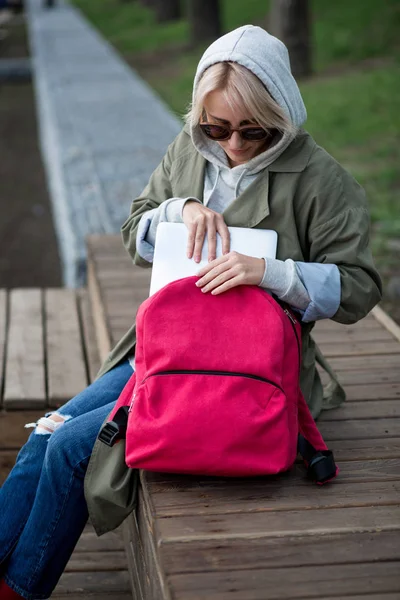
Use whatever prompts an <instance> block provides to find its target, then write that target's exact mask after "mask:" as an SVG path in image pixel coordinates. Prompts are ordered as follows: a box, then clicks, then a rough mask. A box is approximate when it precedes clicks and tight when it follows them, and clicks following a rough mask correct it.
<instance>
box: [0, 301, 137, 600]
mask: <svg viewBox="0 0 400 600" xmlns="http://www.w3.org/2000/svg"><path fill="white" fill-rule="evenodd" d="M99 365H100V360H99V354H98V351H97V344H96V341H95V336H94V327H93V322H92V318H91V312H90V304H89V301H88V295H87V292H86V291H84V290H68V289H45V290H40V289H15V290H0V485H1V484H2V483H3V481H4V479H5V477H6V475H7V473H8V472H9V470H10V468H11V467H12V465H13V464H14V462H15V458H16V455H17V452H18V450H19V449H20V447H21V446H22V445H23V444H24V443H25V441H26V440H27V438H28V436H29V434H30V433H31V432H32V429H25V428H24V424H25V423H30V422H34V421H36V420H37V419H38V418H40V417H41V416H43V414H44V413H45V412H47V411H50V410H55V409H57V407H59V406H60V405H62V404H64V403H65V402H67V401H68V400H69V399H70V398H72V397H73V396H75V395H76V394H77V393H79V392H80V391H81V390H82V389H84V388H85V387H86V386H87V385H88V384H89V383H90V382H91V381H92V380H93V379H94V377H95V375H96V372H97V371H98V368H99ZM52 597H53V598H59V599H61V598H67V597H68V598H69V600H78V599H81V600H83V599H85V598H93V599H96V600H104V599H105V598H108V597H112V598H113V600H127V599H128V598H131V597H132V596H131V593H130V584H129V576H128V571H127V563H126V554H125V550H124V545H123V542H122V540H121V535H120V534H119V532H112V533H109V534H107V535H105V536H103V537H101V538H98V537H97V536H96V534H95V533H94V531H93V528H92V527H91V526H90V524H88V525H87V526H86V528H85V530H84V532H83V535H82V536H81V539H80V540H79V542H78V544H77V546H76V548H75V551H74V553H73V555H72V557H71V560H70V561H69V563H68V565H67V568H66V571H65V573H64V574H63V576H62V578H61V580H60V582H59V585H58V586H57V588H56V590H55V592H54V594H53V595H52Z"/></svg>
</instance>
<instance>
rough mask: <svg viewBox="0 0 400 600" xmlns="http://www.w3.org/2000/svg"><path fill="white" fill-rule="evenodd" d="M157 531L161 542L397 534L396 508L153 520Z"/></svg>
mask: <svg viewBox="0 0 400 600" xmlns="http://www.w3.org/2000/svg"><path fill="white" fill-rule="evenodd" d="M157 528H158V531H159V534H160V537H161V538H162V539H165V540H168V539H169V540H186V539H187V540H202V539H203V540H204V539H215V540H222V539H225V538H234V537H246V538H260V537H280V536H285V535H305V534H307V535H321V534H325V533H326V534H328V533H331V532H336V533H339V532H340V533H351V532H354V533H356V532H363V531H380V530H382V529H387V530H397V531H399V535H400V505H397V506H392V505H391V506H365V507H355V508H354V507H350V508H342V509H340V510H337V509H336V508H333V509H331V508H327V509H317V510H314V509H310V510H302V511H298V510H293V511H274V512H266V513H264V512H261V513H257V512H255V513H251V514H246V513H240V514H238V513H234V514H221V515H190V516H179V517H170V518H161V519H157Z"/></svg>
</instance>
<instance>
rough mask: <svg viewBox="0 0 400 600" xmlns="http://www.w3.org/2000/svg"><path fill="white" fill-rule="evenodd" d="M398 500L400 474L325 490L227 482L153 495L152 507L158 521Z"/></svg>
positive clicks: (309, 486)
mask: <svg viewBox="0 0 400 600" xmlns="http://www.w3.org/2000/svg"><path fill="white" fill-rule="evenodd" d="M150 489H151V488H150ZM150 493H151V492H150ZM399 498H400V474H399V480H398V481H391V482H388V481H375V482H371V481H368V482H355V483H348V482H345V483H341V484H338V485H331V486H328V487H325V488H322V489H321V488H320V487H319V486H314V485H312V484H311V483H310V484H309V485H308V486H305V485H299V486H296V488H295V489H293V486H291V485H286V482H284V481H281V482H279V481H275V482H271V483H270V482H268V480H266V481H263V483H261V484H254V483H253V484H252V485H251V486H250V487H249V486H247V485H246V483H245V482H243V483H239V484H230V483H229V482H227V483H226V485H225V486H223V485H221V486H219V487H214V488H208V489H207V488H206V489H204V488H203V487H202V488H198V487H197V488H194V489H183V490H180V491H179V492H177V491H176V490H173V491H161V492H158V493H157V492H153V493H151V505H152V510H153V514H154V516H155V517H156V518H157V519H159V518H164V517H179V516H188V515H197V514H201V515H219V514H229V513H237V514H239V513H252V512H266V513H267V512H271V511H286V510H310V509H315V508H346V507H355V506H369V505H375V506H378V505H379V506H388V505H390V504H394V505H396V504H398V503H399ZM399 539H400V535H399ZM399 545H400V541H399ZM399 552H400V547H399ZM399 559H400V556H399Z"/></svg>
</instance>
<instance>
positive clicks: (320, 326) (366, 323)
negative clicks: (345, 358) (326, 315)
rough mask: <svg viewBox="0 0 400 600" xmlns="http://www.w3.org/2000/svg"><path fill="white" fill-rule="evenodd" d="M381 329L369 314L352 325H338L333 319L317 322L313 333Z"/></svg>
mask: <svg viewBox="0 0 400 600" xmlns="http://www.w3.org/2000/svg"><path fill="white" fill-rule="evenodd" d="M365 328H368V329H373V328H376V329H379V323H378V322H377V320H376V319H375V317H374V316H373V314H372V313H369V314H368V315H367V316H366V317H364V318H363V319H361V320H360V321H357V323H352V324H351V325H344V324H343V323H336V322H335V321H332V319H323V320H322V321H317V322H316V323H315V327H314V329H313V331H325V330H328V331H333V330H334V331H346V330H347V329H351V330H353V329H365Z"/></svg>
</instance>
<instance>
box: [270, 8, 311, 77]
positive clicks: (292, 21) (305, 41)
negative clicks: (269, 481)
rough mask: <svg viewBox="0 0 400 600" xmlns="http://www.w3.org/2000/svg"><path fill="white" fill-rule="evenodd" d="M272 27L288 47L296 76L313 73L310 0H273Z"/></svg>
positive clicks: (272, 30)
mask: <svg viewBox="0 0 400 600" xmlns="http://www.w3.org/2000/svg"><path fill="white" fill-rule="evenodd" d="M270 29H271V33H273V35H275V36H276V37H277V38H279V39H280V40H281V41H282V42H283V43H284V44H285V46H286V47H287V49H288V51H289V56H290V64H291V68H292V73H293V75H294V77H305V76H307V75H311V72H312V66H311V64H312V61H311V23H310V10H309V2H308V0H273V1H272V5H271V13H270Z"/></svg>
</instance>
